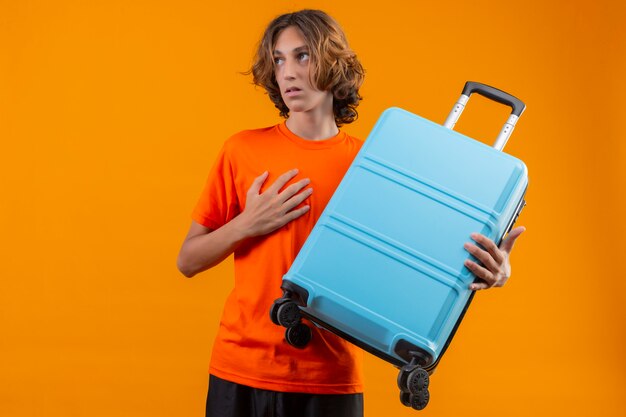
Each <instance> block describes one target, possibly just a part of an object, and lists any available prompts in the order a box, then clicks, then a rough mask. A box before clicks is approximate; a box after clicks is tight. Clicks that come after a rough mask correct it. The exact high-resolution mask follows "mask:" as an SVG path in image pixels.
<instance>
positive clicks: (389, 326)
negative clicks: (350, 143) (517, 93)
mask: <svg viewBox="0 0 626 417" xmlns="http://www.w3.org/2000/svg"><path fill="white" fill-rule="evenodd" d="M474 92H476V93H479V94H481V95H483V96H486V97H488V98H491V99H493V100H495V101H497V102H500V103H503V104H506V105H509V106H510V107H511V108H512V113H511V115H510V117H509V119H508V120H507V122H506V123H505V125H504V127H503V129H502V131H501V132H500V135H499V136H498V138H497V140H496V143H495V144H494V147H490V146H487V145H485V144H483V143H481V142H478V141H476V140H474V139H471V138H469V137H467V136H464V135H462V134H460V133H457V132H455V131H453V130H452V128H453V127H454V124H455V123H456V121H457V119H458V117H459V116H460V114H461V112H462V111H463V109H464V106H465V104H466V103H467V101H468V99H469V96H470V95H471V94H472V93H474ZM524 108H525V105H524V104H523V103H522V102H521V101H520V100H518V99H517V98H515V97H513V96H511V95H510V94H507V93H505V92H503V91H500V90H498V89H495V88H493V87H489V86H487V85H484V84H480V83H475V82H468V83H466V85H465V87H464V89H463V93H462V95H461V98H460V99H459V101H458V102H457V103H456V105H455V106H454V108H453V109H452V111H451V113H450V115H449V116H448V118H447V120H446V122H445V124H444V126H440V125H438V124H435V123H433V122H431V121H428V120H426V119H423V118H421V117H419V116H416V115H414V114H411V113H409V112H407V111H405V110H402V109H399V108H390V109H388V110H386V111H385V112H384V113H383V114H382V115H381V117H380V119H379V120H378V122H377V123H376V125H375V126H374V128H373V130H372V132H371V133H370V135H369V136H368V138H367V140H366V141H365V143H364V144H363V146H362V148H361V150H360V152H359V153H358V154H357V156H356V158H355V159H354V161H353V163H352V165H351V166H350V168H349V169H348V171H347V172H346V174H345V176H344V178H343V179H342V181H341V183H340V184H339V186H338V188H337V190H336V191H335V193H334V194H333V196H332V198H331V199H330V201H329V203H328V205H327V206H326V208H325V210H324V212H323V213H322V215H321V216H320V218H319V220H318V222H317V223H316V225H315V227H314V228H313V230H312V231H311V234H310V235H309V237H308V239H307V240H306V242H305V243H304V245H303V247H302V249H301V250H300V252H299V253H298V256H297V257H296V259H295V261H294V263H293V264H292V266H291V268H290V269H289V271H288V272H287V273H286V274H285V276H284V277H283V281H282V286H281V288H282V290H283V296H282V297H281V298H279V299H278V300H276V301H275V302H274V304H273V305H272V307H271V310H270V316H271V319H272V321H273V322H274V323H275V324H277V325H282V326H284V327H286V328H287V330H286V332H285V338H286V339H287V342H288V343H290V344H292V345H294V346H296V347H302V348H303V347H305V346H306V344H307V343H308V341H309V340H310V338H311V331H310V328H309V327H307V326H306V325H305V324H304V323H302V320H301V319H302V317H305V318H307V319H309V320H310V321H312V322H313V323H315V324H316V325H318V326H320V327H323V328H325V329H327V330H330V331H332V332H334V333H336V334H337V335H339V336H341V337H343V338H345V339H346V340H348V341H350V342H352V343H354V344H356V345H357V346H359V347H361V348H362V349H364V350H366V351H368V352H370V353H372V354H374V355H376V356H378V357H380V358H382V359H384V360H386V361H388V362H390V363H392V364H393V365H395V366H397V367H399V368H401V369H400V373H399V376H398V386H399V388H400V391H401V392H400V399H401V401H402V403H403V404H404V405H406V406H410V407H413V408H415V409H422V408H424V407H425V406H426V404H427V403H428V400H429V392H428V385H429V379H430V378H429V375H430V374H432V371H433V370H434V369H435V367H436V366H437V364H438V362H439V360H440V359H441V356H442V354H443V353H444V352H445V350H446V349H447V347H448V345H449V344H450V341H451V340H452V337H453V336H454V333H455V332H456V329H457V327H458V326H459V323H460V322H461V320H462V318H463V315H464V314H465V311H466V310H467V308H468V306H469V304H470V302H471V300H472V298H473V295H474V292H473V291H471V290H470V289H469V286H470V284H471V283H472V282H473V281H474V280H475V279H476V278H475V276H474V275H473V274H472V273H471V272H470V271H469V269H467V268H466V267H465V266H464V261H465V260H466V259H467V258H470V259H472V260H474V261H476V262H477V259H476V258H474V257H473V256H472V255H470V254H469V253H468V252H467V251H466V250H465V249H464V248H463V244H464V243H465V242H467V241H468V240H469V237H470V234H471V233H472V232H479V233H482V234H484V235H485V236H487V237H489V238H490V239H493V240H494V241H495V242H496V243H498V244H499V243H500V241H501V240H502V238H503V237H504V235H505V234H506V233H507V232H508V231H509V230H510V229H511V228H512V226H513V223H514V222H515V220H516V219H517V216H518V215H519V213H520V211H521V210H522V208H523V207H524V205H525V201H524V194H525V192H526V187H527V184H528V176H527V169H526V166H525V165H524V163H523V162H522V161H520V160H518V159H516V158H514V157H512V156H510V155H507V154H505V153H503V152H501V150H502V148H503V147H504V145H505V143H506V141H507V139H508V137H509V135H510V134H511V132H512V130H513V128H514V126H515V123H516V122H517V119H518V117H519V116H520V115H521V114H522V112H523V111H524Z"/></svg>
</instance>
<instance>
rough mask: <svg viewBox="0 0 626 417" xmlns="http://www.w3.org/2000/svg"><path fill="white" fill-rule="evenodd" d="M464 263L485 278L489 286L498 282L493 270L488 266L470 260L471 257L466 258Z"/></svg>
mask: <svg viewBox="0 0 626 417" xmlns="http://www.w3.org/2000/svg"><path fill="white" fill-rule="evenodd" d="M464 264H465V266H466V267H467V268H468V269H469V270H470V271H472V272H473V273H474V275H476V276H477V277H478V278H480V279H482V280H484V281H485V282H486V283H487V285H488V286H489V287H492V286H493V284H495V283H496V281H497V280H496V277H494V275H493V274H492V273H491V271H489V270H487V269H486V268H483V267H482V266H480V265H478V264H477V263H476V262H474V261H470V260H469V259H467V260H465V263H464Z"/></svg>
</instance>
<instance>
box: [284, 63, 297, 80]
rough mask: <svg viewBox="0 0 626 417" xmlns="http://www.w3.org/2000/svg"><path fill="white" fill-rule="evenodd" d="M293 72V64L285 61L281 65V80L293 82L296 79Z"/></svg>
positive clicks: (294, 68)
mask: <svg viewBox="0 0 626 417" xmlns="http://www.w3.org/2000/svg"><path fill="white" fill-rule="evenodd" d="M295 70H296V67H295V63H294V62H293V61H292V60H291V59H286V60H285V63H284V64H283V78H284V79H285V80H293V79H294V78H296V74H295Z"/></svg>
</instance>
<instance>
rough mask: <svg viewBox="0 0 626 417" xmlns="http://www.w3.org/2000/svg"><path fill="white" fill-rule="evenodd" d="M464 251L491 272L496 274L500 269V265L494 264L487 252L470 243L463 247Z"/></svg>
mask: <svg viewBox="0 0 626 417" xmlns="http://www.w3.org/2000/svg"><path fill="white" fill-rule="evenodd" d="M463 247H464V248H465V250H467V251H468V252H469V253H471V254H472V255H474V256H475V257H476V259H478V260H479V261H480V262H482V264H483V265H484V266H485V267H486V268H487V269H489V270H490V271H492V272H497V271H498V270H499V269H500V265H498V263H496V261H495V260H494V259H493V257H492V256H491V254H490V253H489V252H487V251H484V250H482V249H481V248H479V247H478V246H476V245H473V244H471V243H465V244H464V245H463Z"/></svg>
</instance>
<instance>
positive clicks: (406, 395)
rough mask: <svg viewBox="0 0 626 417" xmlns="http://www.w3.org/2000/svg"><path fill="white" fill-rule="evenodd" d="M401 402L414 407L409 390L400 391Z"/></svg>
mask: <svg viewBox="0 0 626 417" xmlns="http://www.w3.org/2000/svg"><path fill="white" fill-rule="evenodd" d="M400 402H401V403H402V405H403V406H405V407H412V406H413V405H412V404H411V394H409V393H408V392H403V391H400Z"/></svg>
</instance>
